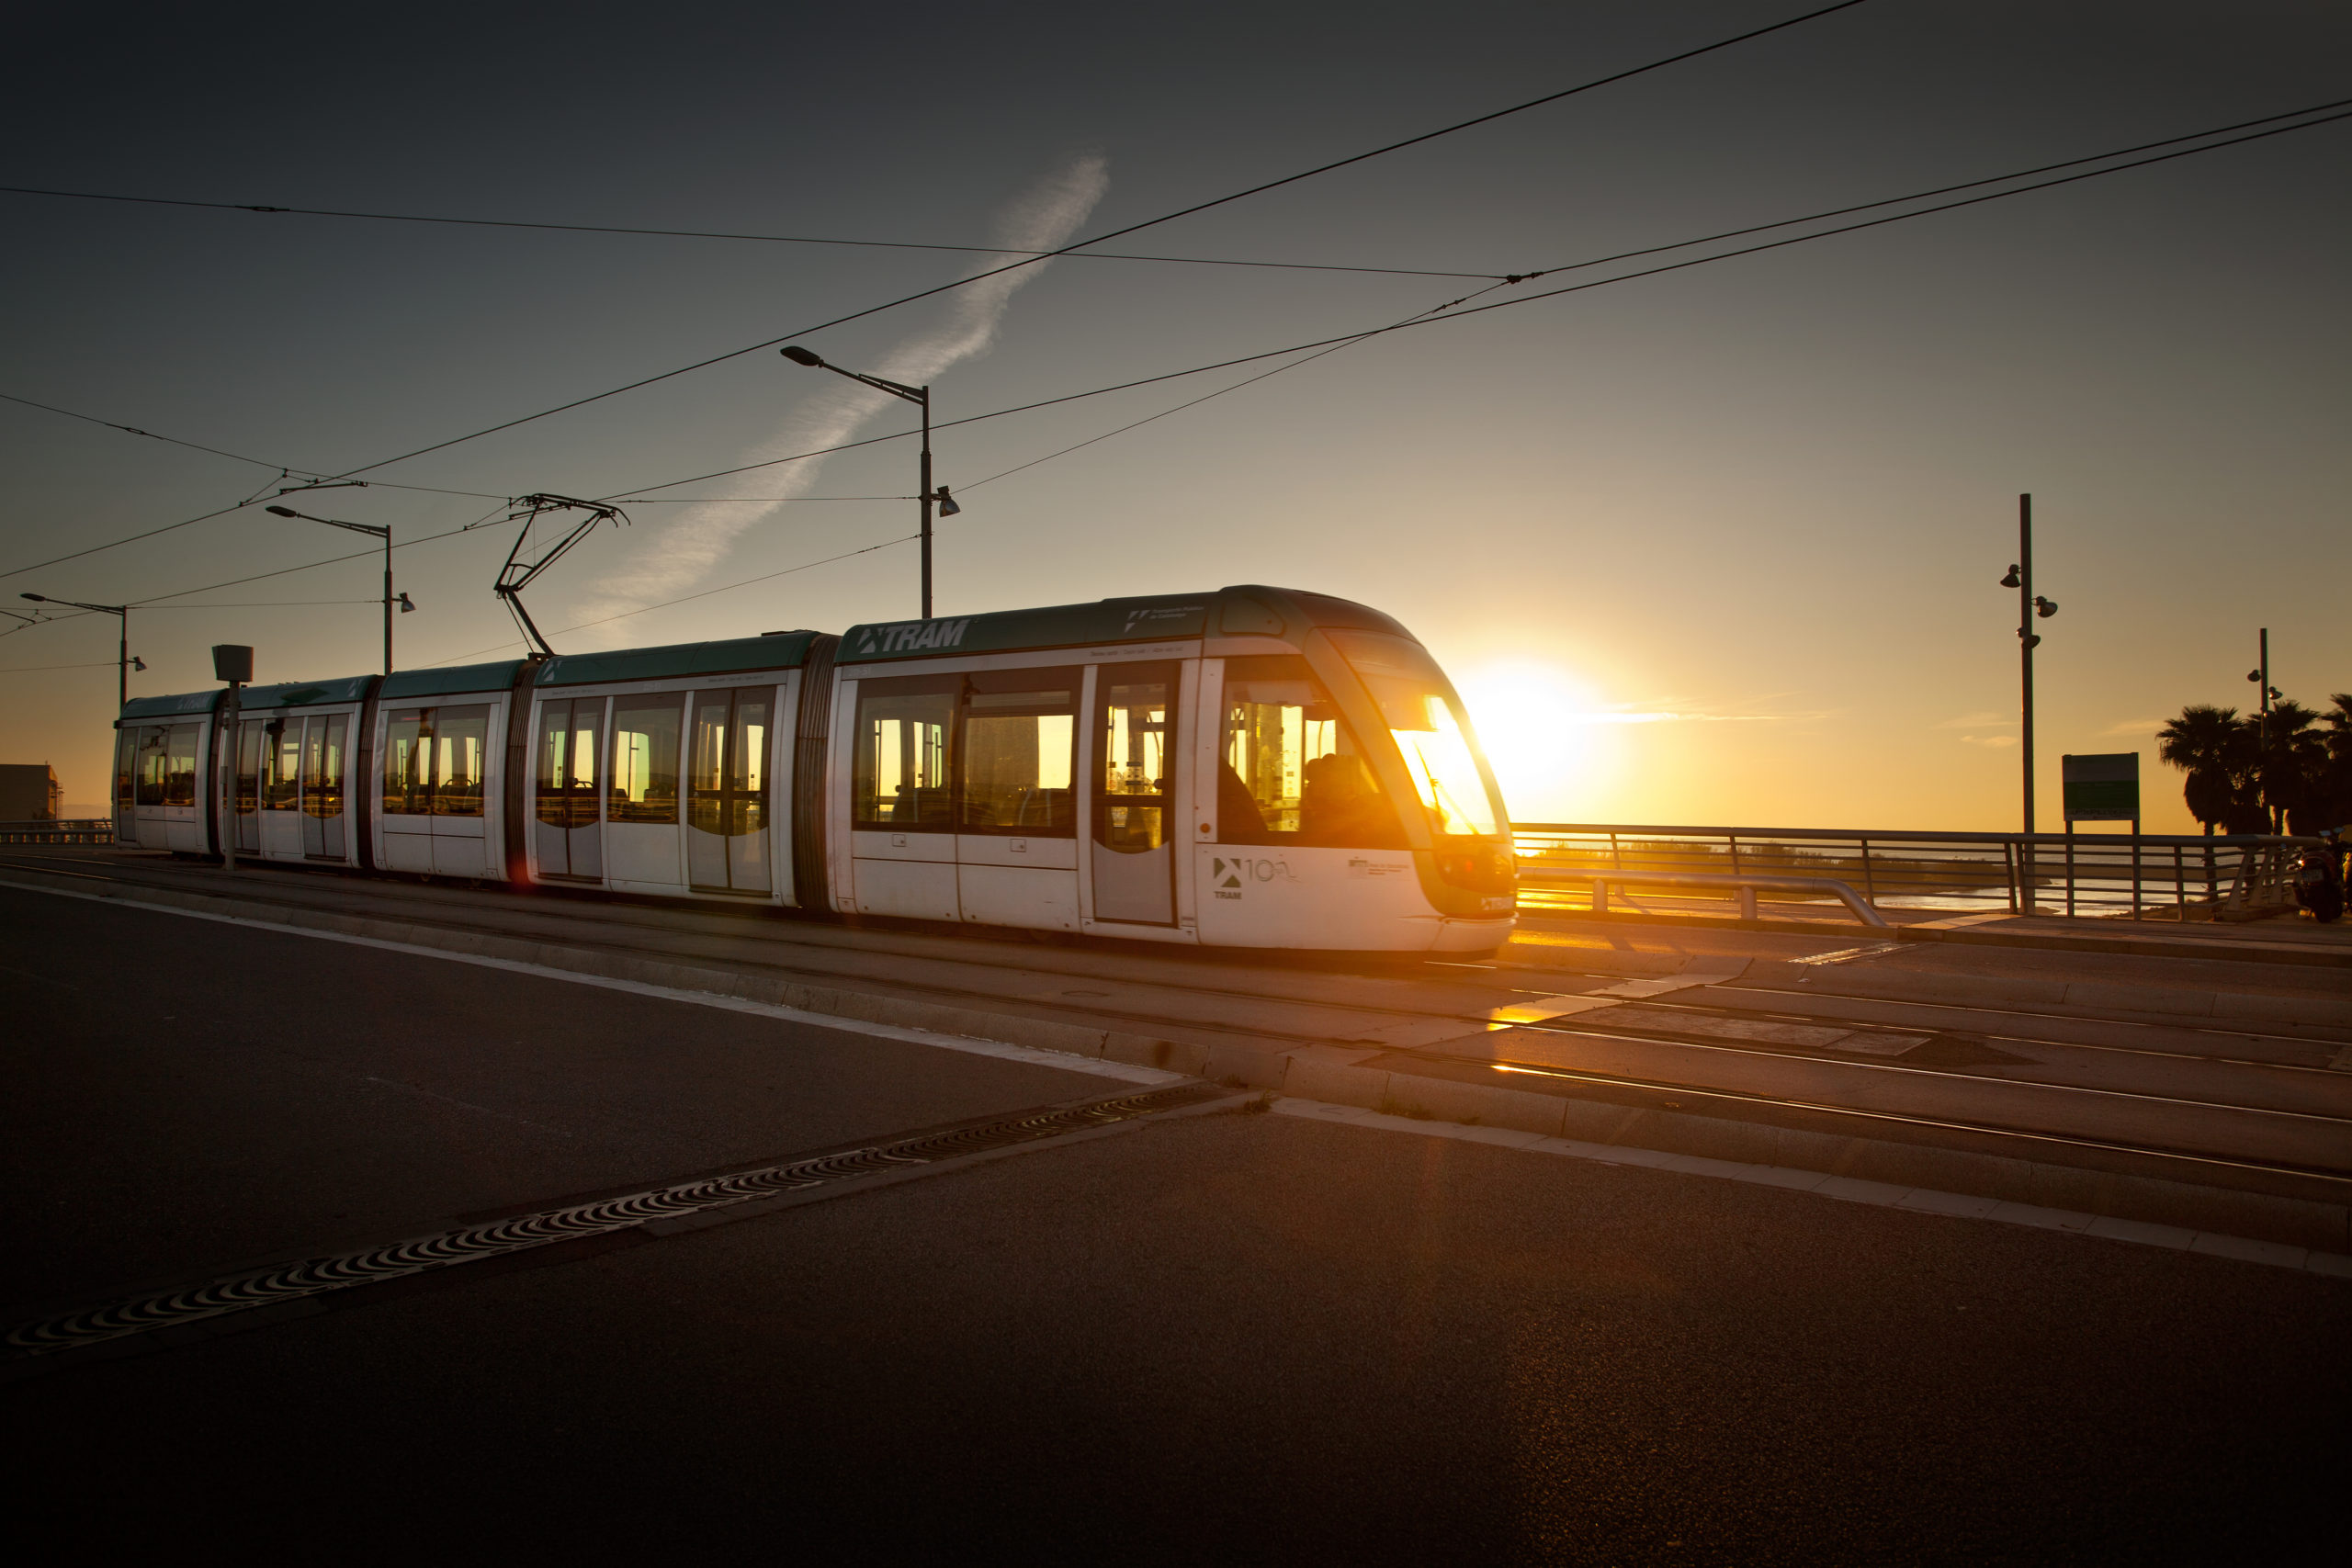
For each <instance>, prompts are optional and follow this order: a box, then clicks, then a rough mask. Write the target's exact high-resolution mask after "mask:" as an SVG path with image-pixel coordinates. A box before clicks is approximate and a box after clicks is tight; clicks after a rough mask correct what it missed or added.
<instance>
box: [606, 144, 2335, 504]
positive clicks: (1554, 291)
mask: <svg viewBox="0 0 2352 1568" xmlns="http://www.w3.org/2000/svg"><path fill="white" fill-rule="evenodd" d="M2347 101H2352V100H2347ZM2298 112H2308V111H2298ZM2346 118H2352V109H2347V110H2343V111H2340V112H2337V113H2334V114H2328V115H2324V116H2322V117H2320V118H2311V119H2303V120H2300V121H2298V122H2297V123H2295V124H2292V125H2279V126H2273V127H2271V128H2270V129H2268V130H2254V131H2248V132H2245V134H2243V135H2235V136H2230V137H2228V138H2227V139H2226V140H2223V141H2205V142H2204V144H2203V145H2201V146H2196V147H2184V148H2179V149H2177V150H2176V151H2174V152H2159V153H2155V154H2153V155H2151V156H2148V157H2144V158H2134V159H2132V160H2131V161H2130V162H2128V163H2120V164H2109V166H2107V167H2105V168H2098V169H2086V170H2082V171H2081V172H2079V173H2076V174H2072V175H2060V176H2059V177H2057V178H2055V179H2048V180H2040V181H2037V182H2035V183H2033V184H2030V185H2020V186H2012V187H2011V188H2009V189H2007V190H1996V191H1987V192H1985V194H1983V195H1981V196H1973V197H1962V199H1960V200H1957V201H1947V202H1939V203H1937V204H1936V205H1934V206H1930V207H1922V208H1917V209H1912V210H1910V211H1907V212H1894V213H1888V214H1886V215H1885V216H1883V217H1880V218H1871V219H1866V220H1862V221H1861V222H1859V223H1844V224H1839V225H1838V226H1837V227H1835V228H1829V229H1818V230H1815V231H1811V232H1809V233H1804V234H1792V235H1788V236H1786V237H1784V238H1781V239H1778V240H1768V241H1765V242H1763V243H1759V244H1754V245H1742V246H1739V247H1737V248H1736V249H1733V250H1728V251H1716V252H1713V253H1711V254H1707V255H1702V256H1691V257H1687V258H1685V259H1684V260H1681V261H1676V262H1668V263H1665V264H1663V265H1657V266H1651V267H1643V268H1641V269H1639V270H1637V271H1634V272H1623V273H1614V274H1611V276H1607V277H1600V278H1594V279H1591V280H1589V281H1588V282H1584V283H1572V284H1566V285H1564V286H1562V287H1560V288H1546V289H1541V290H1538V291H1537V292H1535V293H1532V294H1522V295H1520V296H1518V297H1517V298H1515V299H1499V300H1497V301H1495V302H1494V303H1492V304H1487V305H1473V306H1470V307H1468V308H1467V309H1464V310H1446V311H1444V312H1443V313H1430V314H1425V315H1422V316H1417V317H1413V318H1410V319H1408V320H1406V321H1397V322H1390V323H1387V324H1385V325H1381V326H1374V327H1366V328H1360V329H1358V330H1356V331H1353V332H1348V333H1335V334H1333V335H1332V336H1329V337H1323V338H1315V339H1311V340H1309V341H1308V342H1306V343H1295V344H1287V345H1285V346H1283V347H1282V348H1270V349H1264V350H1261V351H1260V352H1258V353H1255V354H1245V355H1236V356H1234V357H1232V358H1230V359H1220V360H1216V361H1213V362H1211V363H1209V364H1206V365H1195V366H1193V367H1190V368H1188V369H1183V370H1170V371H1163V372H1161V373H1159V374H1158V375H1154V376H1144V377H1139V378H1136V379H1134V380H1131V381H1120V382H1115V383H1114V384H1112V385H1110V386H1107V387H1096V388H1093V389H1090V390H1088V391H1083V392H1069V393H1066V394H1064V395H1062V396H1060V397H1054V398H1045V399H1040V400H1037V401H1035V402H1030V403H1021V404H1017V405H1015V406H1013V407H1011V408H1002V409H994V410H991V411H989V412H986V413H978V414H967V415H966V416H965V417H963V418H961V419H951V420H944V421H938V422H934V423H933V425H932V429H933V432H937V431H941V430H948V429H953V428H954V427H956V426H957V425H964V424H978V423H982V422H984V421H987V420H993V419H1003V418H1005V417H1007V416H1009V415H1012V414H1016V413H1028V412H1032V411H1034V410H1036V409H1043V408H1053V407H1055V406H1057V405H1058V404H1062V403H1071V402H1079V401H1081V400H1085V399H1088V398H1099V397H1103V396H1106V395H1108V394H1109V393H1112V392H1124V391H1129V390H1132V389H1135V388H1137V387H1148V386H1152V385H1155V384H1157V383H1159V382H1161V381H1175V380H1182V379H1183V378H1186V377H1190V376H1203V375H1207V374H1209V373H1210V372H1212V371H1217V370H1227V369H1231V368H1233V367H1237V366H1242V365H1250V364H1254V363H1256V362H1258V361H1260V360H1263V359H1278V358H1280V357H1282V356H1283V355H1291V354H1303V353H1305V352H1306V351H1307V350H1310V349H1318V348H1326V347H1330V346H1335V345H1343V344H1351V343H1360V342H1363V340H1365V339H1367V338H1373V337H1379V336H1383V335H1385V334H1386V333H1396V332H1406V331H1409V330H1412V329H1414V328H1417V327H1426V326H1433V325H1436V324H1439V323H1441V322H1444V321H1465V320H1467V319H1469V318H1470V317H1472V316H1476V315H1483V314H1486V313H1487V312H1489V311H1494V310H1513V309H1516V308H1518V307H1519V306H1521V305H1532V304H1533V303H1535V302H1536V301H1537V300H1539V299H1558V298H1559V297H1561V296H1562V295H1566V294H1579V293H1583V292H1585V291H1587V290H1589V289H1594V288H1608V287H1610V286H1611V285H1613V284H1619V283H1630V282H1633V281H1634V280H1635V279H1636V278H1644V277H1657V276H1661V275H1663V274H1666V273H1670V272H1681V271H1685V270H1687V269H1689V268H1691V267H1695V266H1705V265H1711V264H1713V263H1715V262H1721V261H1730V260H1733V259H1735V258H1736V257H1739V256H1748V255H1757V254H1761V253H1763V252H1765V251H1772V250H1780V249H1783V248H1785V247H1787V246H1790V245H1800V244H1805V243H1810V242H1812V241H1815V240H1826V239H1829V238H1832V237H1833V236H1836V235H1838V234H1851V233H1857V232H1859V231H1862V230H1865V229H1876V228H1882V227H1883V226H1885V225H1887V224H1890V223H1901V222H1905V221H1907V220H1911V219H1914V218H1926V217H1929V216H1931V215H1933V214H1935V213H1939V212H1951V211H1955V210H1957V209H1961V208H1964V207H1976V206H1981V205H1982V204H1984V203H1985V202H1989V201H1999V200H2003V199H2005V198H2007V197H2013V196H2023V195H2026V194H2028V193H2030V192H2032V191H2038V190H2049V189H2052V187H2054V186H2064V185H2073V184H2075V183H2076V182H2078V181H2081V180H2087V179H2097V178H2098V177H2100V176H2101V175H2112V174H2120V173H2122V172H2124V171H2125V170H2127V169H2138V168H2145V167H2147V166H2148V165H2150V164H2162V163H2168V162H2170V161H2172V160H2173V159H2176V158H2187V157H2192V156H2195V155H2196V154H2198V153H2200V152H2216V151H2219V150H2220V149H2222V148H2224V147H2235V146H2240V145H2243V144H2244V143H2245V142H2248V141H2261V140H2263V139H2265V138H2267V137H2272V136H2284V135H2287V134H2289V133H2290V132H2293V131H2298V130H2312V129H2313V128H2315V127H2318V126H2322V125H2329V124H2334V123H2335V122H2337V121H2340V120H2343V119H2346ZM2251 123H2256V124H2260V123H2263V122H2261V121H2256V122H2251ZM2202 134H2203V135H2205V136H2208V137H2210V136H2213V135H2216V134H2219V132H2213V131H2208V132H2204V133H2202ZM2170 140H2171V141H2183V140H2189V138H2173V139H2170ZM2167 144H2168V143H2154V145H2167ZM2106 156H2107V157H2109V158H2112V157H2116V156H2120V154H2116V153H2109V154H2106ZM2084 161H2086V160H2074V161H2072V162H2075V163H2079V162H2084ZM2052 166H2053V167H2066V166H2070V165H2068V164H2059V165H2052ZM2017 177H2018V176H2016V175H2009V176H1996V181H1997V180H1998V179H2000V178H2012V179H2013V178H2017ZM1985 183H1988V182H1985V181H1973V182H1971V185H1972V186H1973V185H1981V184H1985ZM1942 188H1944V189H1955V188H1968V187H1955V186H1946V187H1942ZM1931 194H1935V193H1933V192H1923V193H1921V196H1926V195H1931ZM1906 199H1912V200H1916V199H1919V197H1907V198H1906V197H1892V198H1890V199H1889V200H1888V201H1882V202H1874V203H1871V207H1872V208H1876V207H1884V206H1889V205H1894V204H1895V203H1899V202H1901V201H1904V200H1906ZM1850 210H1862V209H1850ZM1790 221H1791V222H1803V221H1806V220H1802V219H1796V220H1790ZM1787 226H1788V225H1787V224H1767V225H1762V226H1761V228H1763V229H1773V228H1784V227H1787ZM1755 231H1757V230H1750V231H1747V232H1755ZM1699 243H1705V242H1703V241H1689V242H1685V243H1683V244H1677V245H1663V246H1657V247H1653V248H1652V251H1651V252H1648V253H1643V254H1655V253H1656V252H1658V251H1672V250H1680V249H1684V248H1686V247H1687V245H1690V244H1699ZM1581 265H1586V264H1582V263H1577V264H1572V265H1568V266H1560V267H1554V268H1551V269H1549V270H1551V271H1555V272H1566V271H1571V270H1574V269H1575V267H1577V266H1581ZM1521 276H1527V275H1524V274H1522V275H1521ZM1480 292H1482V293H1484V292H1491V290H1481V291H1480ZM910 434H913V433H912V432H910V431H899V432H896V433H894V434H889V435H877V436H869V437H867V438H865V439H864V440H859V441H850V442H843V443H842V444H841V445H840V446H827V447H820V448H819V449H817V450H815V451H811V452H801V453H795V454H793V455H792V456H790V457H774V458H769V459H766V460H764V461H762V462H758V463H747V464H743V465H741V466H739V467H736V468H720V469H716V470H714V471H712V472H709V473H704V474H696V475H693V476H691V477H689V478H686V479H672V480H668V481H666V482H664V483H661V484H650V485H640V486H638V487H636V489H633V490H628V491H616V492H615V493H614V495H613V496H608V497H606V498H605V499H607V500H611V499H616V497H617V498H627V499H628V500H629V501H630V502H631V503H632V504H634V503H635V502H637V501H638V500H639V498H640V494H641V492H643V491H656V490H673V489H675V488H676V487H678V486H679V485H688V484H698V483H700V482H702V481H704V480H706V479H723V478H728V477H730V476H732V475H735V474H741V473H750V472H752V471H753V470H755V469H759V468H775V467H779V466H781V465H783V464H786V463H797V462H802V461H805V460H806V459H808V458H809V457H825V456H828V455H830V454H831V453H834V452H843V451H847V450H849V449H850V448H852V447H854V446H875V445H876V444H878V443H880V442H884V441H897V440H903V439H905V438H906V437H907V436H908V435H910Z"/></svg>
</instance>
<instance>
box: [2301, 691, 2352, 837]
mask: <svg viewBox="0 0 2352 1568" xmlns="http://www.w3.org/2000/svg"><path fill="white" fill-rule="evenodd" d="M2319 723H2320V729H2321V734H2320V739H2321V742H2322V744H2324V746H2325V748H2326V750H2327V758H2326V761H2324V762H2323V763H2322V764H2321V765H2320V766H2319V769H2318V775H2319V776H2318V785H2317V787H2316V788H2315V789H2314V790H2313V791H2312V795H2313V798H2312V802H2311V811H2310V814H2311V815H2312V816H2313V817H2315V818H2318V819H2319V824H2318V825H2319V826H2320V827H2321V828H2341V827H2343V826H2345V825H2346V823H2352V692H2337V693H2335V694H2334V695H2332V696H2330V697H2329V698H2328V705H2327V706H2326V707H2325V708H2324V709H2323V710H2321V712H2320V716H2319Z"/></svg>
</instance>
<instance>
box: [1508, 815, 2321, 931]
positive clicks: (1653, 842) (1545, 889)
mask: <svg viewBox="0 0 2352 1568" xmlns="http://www.w3.org/2000/svg"><path fill="white" fill-rule="evenodd" d="M1513 831H1514V833H1515V834H1516V836H1517V839H1518V845H1519V859H1520V871H1521V878H1522V880H1523V882H1525V883H1526V884H1528V886H1525V887H1523V888H1522V890H1521V899H1520V901H1521V907H1522V908H1530V909H1541V908H1547V907H1548V908H1563V909H1573V908H1590V907H1591V906H1590V904H1589V899H1590V898H1591V897H1592V894H1591V888H1592V886H1593V877H1594V874H1596V873H1603V872H1605V873H1607V874H1608V883H1607V885H1608V886H1614V887H1618V888H1620V889H1639V888H1648V887H1655V888H1657V889H1659V890H1661V891H1664V890H1667V889H1668V888H1670V887H1672V886H1676V885H1677V879H1679V878H1684V877H1691V876H1704V877H1718V878H1726V879H1728V880H1727V881H1725V882H1724V883H1722V884H1719V886H1736V883H1737V882H1739V881H1742V880H1747V881H1752V882H1757V885H1758V886H1764V885H1763V883H1761V882H1760V881H1758V879H1759V878H1791V877H1793V878H1813V879H1815V880H1817V881H1818V880H1826V881H1830V882H1836V883H1840V884H1843V885H1845V886H1847V887H1848V888H1849V889H1854V890H1859V891H1860V895H1861V897H1862V898H1863V899H1864V900H1865V901H1866V902H1867V903H1868V904H1869V905H1870V906H1871V908H1873V909H1877V910H1897V911H1905V912H1910V913H1913V914H1915V915H1921V916H1925V918H1928V919H1939V918H1950V917H1954V916H1964V915H1971V914H1994V913H2008V914H2019V915H2022V914H2033V913H2042V914H2066V915H2089V916H2105V917H2110V918H2118V919H2121V918H2129V919H2173V920H2200V919H2241V918H2252V917H2254V916H2256V915H2261V914H2267V913H2269V912H2271V911H2273V910H2276V909H2278V908H2284V907H2286V906H2288V905H2290V904H2291V903H2292V901H2293V891H2292V884H2291V882H2290V877H2291V875H2292V873H2293V869H2294V852H2295V850H2297V849H2298V848H2300V847H2301V846H2303V845H2306V844H2315V843H2317V842H2319V840H2316V839H2304V838H2287V837H2272V836H2269V835H2259V836H2257V835H2252V834H2244V835H2238V836H2234V837H2216V838H2192V837H2186V836H2179V837H2176V836H2171V835H2157V834H2124V833H2072V834H2068V833H2037V834H2034V835H2032V836H2031V837H2028V836H2027V835H2025V834H2022V833H1930V832H1908V831H1894V830H1890V831H1886V832H1868V831H1857V830H1853V829H1822V828H1712V827H1691V828H1686V827H1655V826H1640V825H1631V824H1618V823H1583V822H1573V823H1572V822H1523V823H1520V824H1517V825H1516V826H1515V827H1514V829H1513ZM1579 886H1581V887H1582V888H1583V889H1584V890H1585V891H1584V892H1583V894H1582V896H1581V897H1579V896H1578V894H1577V888H1578V887H1579ZM1766 890H1767V891H1776V892H1777V891H1783V890H1782V889H1778V888H1767V889H1766ZM1786 891H1788V894H1789V897H1788V901H1791V902H1796V903H1816V904H1817V903H1826V902H1828V901H1830V900H1831V899H1833V898H1837V897H1838V895H1837V894H1836V893H1834V892H1832V891H1829V890H1828V889H1826V888H1815V889H1813V890H1811V891H1809V892H1807V891H1804V890H1786ZM1602 897H1604V898H1605V897H1606V894H1605V893H1604V894H1603V895H1602ZM1775 902H1781V900H1778V899H1776V900H1775Z"/></svg>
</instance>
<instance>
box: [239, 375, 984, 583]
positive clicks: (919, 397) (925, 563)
mask: <svg viewBox="0 0 2352 1568" xmlns="http://www.w3.org/2000/svg"><path fill="white" fill-rule="evenodd" d="M776 352H777V353H779V354H781V355H784V356H785V357H786V359H789V360H791V361H792V362H793V363H794V364H795V365H806V366H808V367H809V368H811V369H814V370H830V371H831V372H832V373H833V374H834V375H836V376H846V377H848V378H850V379H851V380H853V381H862V382H864V383H865V385H867V386H869V387H872V388H874V389H876V390H877V391H884V392H888V393H889V394H890V395H891V396H892V397H894V398H904V399H905V400H907V401H909V402H910V403H912V404H914V405H915V406H916V407H917V408H919V409H921V410H922V475H921V478H920V480H919V482H918V483H917V485H916V489H917V490H918V491H920V492H921V494H920V496H919V498H918V499H920V500H921V501H922V618H923V619H924V620H926V621H927V620H929V619H931V509H932V507H933V504H934V503H936V504H937V506H938V508H939V515H940V516H942V517H953V516H955V515H956V513H959V512H961V511H963V510H964V509H963V508H962V507H960V506H958V505H956V498H955V497H953V496H951V495H949V494H948V493H947V487H946V486H945V485H941V486H940V487H939V489H938V491H936V492H934V491H933V490H932V488H931V389H930V388H929V387H928V386H922V387H910V386H907V385H905V384H904V383H902V382H899V381H886V380H884V379H883V378H881V377H879V376H867V375H865V374H862V373H861V372H859V371H855V370H844V369H842V367H840V366H838V365H828V364H826V363H825V362H824V361H823V360H822V359H820V358H819V357H818V356H817V355H814V354H811V353H810V352H809V350H807V349H805V348H802V347H801V346H800V345H799V344H792V345H791V346H789V347H786V348H781V349H778V350H777V351H776ZM270 510H271V511H273V512H274V511H276V510H277V508H276V507H272V508H271V509H270Z"/></svg>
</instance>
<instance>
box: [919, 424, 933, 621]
mask: <svg viewBox="0 0 2352 1568" xmlns="http://www.w3.org/2000/svg"><path fill="white" fill-rule="evenodd" d="M920 390H921V391H922V398H921V399H920V400H919V401H920V402H921V404H922V485H921V486H920V487H919V488H920V489H921V490H922V618H923V619H924V620H926V621H927V620H929V619H931V388H930V386H929V385H928V384H926V385H925V386H923V387H922V388H921V389H920Z"/></svg>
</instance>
